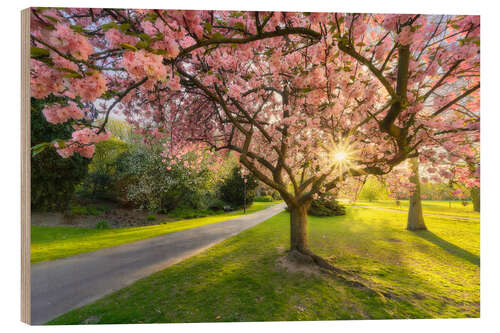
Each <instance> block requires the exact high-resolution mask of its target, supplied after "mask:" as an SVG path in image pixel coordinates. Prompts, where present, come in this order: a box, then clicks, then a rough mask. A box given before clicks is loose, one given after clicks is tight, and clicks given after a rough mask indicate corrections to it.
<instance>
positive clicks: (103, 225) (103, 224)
mask: <svg viewBox="0 0 500 333" xmlns="http://www.w3.org/2000/svg"><path fill="white" fill-rule="evenodd" d="M95 228H96V229H109V228H110V226H109V222H108V221H99V222H97V223H96V225H95Z"/></svg>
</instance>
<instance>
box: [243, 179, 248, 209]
mask: <svg viewBox="0 0 500 333" xmlns="http://www.w3.org/2000/svg"><path fill="white" fill-rule="evenodd" d="M246 213H247V178H246V177H245V175H243V214H246Z"/></svg>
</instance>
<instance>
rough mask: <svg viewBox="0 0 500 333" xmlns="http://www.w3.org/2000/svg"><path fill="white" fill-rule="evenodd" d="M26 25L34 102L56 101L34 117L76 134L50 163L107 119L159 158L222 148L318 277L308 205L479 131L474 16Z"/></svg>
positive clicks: (36, 15) (102, 14)
mask: <svg viewBox="0 0 500 333" xmlns="http://www.w3.org/2000/svg"><path fill="white" fill-rule="evenodd" d="M31 29H32V31H31V41H32V68H31V69H32V76H31V87H32V94H33V96H34V97H36V98H42V97H45V96H47V95H49V94H53V95H56V96H65V97H66V98H67V102H66V103H65V104H63V105H61V104H55V105H52V106H48V107H47V109H46V110H44V114H45V116H46V118H47V120H48V121H49V122H64V121H69V122H71V123H72V125H73V127H74V128H75V132H74V133H73V136H72V138H71V139H69V140H67V141H66V142H64V143H61V142H60V141H58V142H57V143H56V144H57V145H58V148H59V150H58V151H59V153H60V154H61V155H62V156H70V155H71V154H74V153H80V154H82V155H84V156H90V155H91V152H92V148H91V147H93V146H92V144H93V143H94V142H97V141H99V140H104V139H106V138H107V136H108V134H107V133H106V130H105V128H106V123H107V121H108V119H109V117H110V114H112V113H113V112H119V113H121V114H122V115H123V116H124V117H125V118H126V119H127V121H129V123H130V124H132V125H133V126H134V127H135V128H136V132H137V133H140V134H141V135H143V136H144V138H145V140H156V141H161V142H163V144H164V147H165V151H164V152H163V154H164V156H166V157H169V158H168V159H167V160H169V161H174V162H175V161H177V162H182V161H183V156H184V155H185V154H186V153H187V152H188V151H193V150H194V151H201V150H203V149H209V150H210V151H211V152H213V153H214V154H219V155H220V154H224V153H226V152H228V151H233V152H235V153H236V154H238V156H239V160H240V162H241V164H242V165H243V166H244V167H245V168H246V169H248V171H249V172H251V173H252V174H253V175H255V176H256V177H257V178H258V179H259V180H260V181H261V182H263V183H265V184H266V185H267V186H269V187H271V188H273V189H275V190H277V191H278V192H279V193H280V194H281V196H282V198H283V199H284V201H285V202H286V203H287V205H288V207H289V209H290V212H291V214H290V216H291V218H290V224H291V228H290V230H291V231H290V232H291V250H292V253H293V254H294V255H296V256H299V257H305V258H307V259H308V260H312V261H314V262H315V263H317V264H318V265H320V266H323V267H326V268H333V266H331V264H329V263H327V262H326V261H325V260H324V259H322V258H321V257H319V256H317V255H315V254H314V253H312V252H311V251H310V250H309V247H308V242H307V209H308V207H309V205H310V203H311V201H312V200H313V199H314V198H315V197H317V196H318V195H319V194H321V193H325V192H331V193H334V194H335V193H337V191H339V189H340V188H341V187H342V185H343V184H347V183H349V179H350V178H352V177H359V176H366V175H368V174H373V175H384V174H388V173H390V172H393V171H394V170H395V167H396V166H398V165H399V164H401V163H402V162H404V161H406V160H407V159H409V158H418V157H419V156H420V152H421V151H424V150H425V149H426V147H431V146H433V145H435V144H436V140H438V141H440V140H441V141H442V140H444V139H440V138H441V137H443V136H445V137H450V136H453V137H455V136H464V135H467V134H469V133H471V132H477V131H478V126H477V125H478V124H479V122H478V121H476V122H474V123H473V124H471V123H470V121H469V118H467V119H465V118H464V119H465V120H463V121H458V119H461V118H460V117H461V116H459V114H460V113H459V112H457V108H458V105H459V104H461V103H465V101H469V100H471V101H477V100H478V96H479V88H480V84H479V17H477V16H444V15H442V16H425V15H375V14H340V13H290V12H286V13H285V12H228V11H179V10H123V9H38V8H34V9H32V18H31ZM469 104H471V105H470V109H469V112H470V113H471V114H473V115H474V116H477V115H478V111H479V110H478V104H477V102H476V105H474V103H473V102H470V101H469ZM90 115H98V118H99V119H100V121H99V122H95V121H93V122H91V121H90ZM445 132H446V133H445Z"/></svg>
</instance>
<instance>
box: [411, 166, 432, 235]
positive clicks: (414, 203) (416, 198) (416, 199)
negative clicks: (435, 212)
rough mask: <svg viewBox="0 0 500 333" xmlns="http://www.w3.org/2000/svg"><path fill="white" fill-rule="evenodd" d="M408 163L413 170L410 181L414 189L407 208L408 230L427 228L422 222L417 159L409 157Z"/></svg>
mask: <svg viewBox="0 0 500 333" xmlns="http://www.w3.org/2000/svg"><path fill="white" fill-rule="evenodd" d="M410 165H411V168H412V171H413V176H411V177H410V181H411V182H412V183H413V184H415V191H414V192H413V194H412V196H411V197H410V207H409V210H408V224H407V225H406V229H408V230H427V227H426V226H425V222H424V214H423V212H422V199H421V197H420V176H419V174H418V159H417V158H412V159H410Z"/></svg>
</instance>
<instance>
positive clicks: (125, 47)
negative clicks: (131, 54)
mask: <svg viewBox="0 0 500 333" xmlns="http://www.w3.org/2000/svg"><path fill="white" fill-rule="evenodd" d="M120 46H121V47H122V48H124V49H127V50H132V51H137V48H136V47H135V46H134V45H130V44H128V43H122V44H120Z"/></svg>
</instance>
